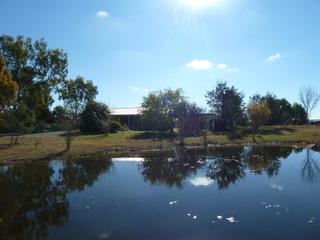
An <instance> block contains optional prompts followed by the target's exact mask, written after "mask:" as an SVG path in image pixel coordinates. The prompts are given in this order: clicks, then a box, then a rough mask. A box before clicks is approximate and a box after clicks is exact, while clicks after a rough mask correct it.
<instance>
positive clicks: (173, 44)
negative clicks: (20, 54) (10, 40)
mask: <svg viewBox="0 0 320 240" xmlns="http://www.w3.org/2000/svg"><path fill="white" fill-rule="evenodd" d="M0 2H1V14H0V22H1V23H2V24H1V28H0V34H9V35H12V36H16V35H23V36H29V37H32V38H33V39H39V38H45V39H46V40H47V41H48V44H49V47H51V48H62V49H64V50H65V51H66V52H67V53H68V57H69V77H70V78H74V77H75V76H77V75H81V76H84V77H85V78H86V79H89V80H92V81H93V82H94V83H95V84H96V85H97V86H98V88H99V96H98V100H99V101H103V102H105V103H107V104H110V105H111V106H113V107H115V106H116V107H127V106H138V105H139V104H140V102H141V99H142V97H143V96H144V95H146V94H147V92H148V91H152V90H158V89H163V88H169V87H170V88H182V89H183V90H184V92H185V95H186V96H188V97H189V99H190V100H191V101H194V102H196V103H198V104H199V105H200V106H202V107H206V101H205V98H204V95H205V93H206V91H207V90H210V89H212V88H213V87H214V86H215V83H216V80H217V79H223V80H227V81H228V82H229V83H230V84H232V85H234V86H236V87H237V88H238V89H239V90H241V91H243V92H244V93H245V95H246V97H247V98H248V97H249V96H251V95H253V94H254V93H262V94H264V93H266V92H267V91H270V92H272V93H275V94H276V95H277V96H279V97H285V98H287V99H288V100H289V101H291V102H295V101H298V92H299V89H300V87H302V86H303V85H307V84H310V85H313V86H316V87H319V88H320V85H319V82H320V74H319V69H320V58H319V56H320V46H319V43H320V27H319V26H320V14H319V12H320V1H318V0H294V1H292V0H291V1H289V0H282V1H279V0H256V1H252V0H251V1H250V0H126V1H125V0H90V1H89V0H54V1H53V0H51V1H49V0H23V1H22V0H0ZM313 117H317V118H320V110H319V108H318V109H317V110H316V112H315V114H314V116H313Z"/></svg>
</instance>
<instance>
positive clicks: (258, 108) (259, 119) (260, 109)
mask: <svg viewBox="0 0 320 240" xmlns="http://www.w3.org/2000/svg"><path fill="white" fill-rule="evenodd" d="M247 111H248V116H249V120H250V123H251V125H252V128H253V129H254V130H257V129H258V128H259V127H260V126H261V125H263V124H265V123H266V122H267V121H268V120H269V118H270V117H271V111H270V109H269V107H268V104H267V103H266V102H264V103H255V102H251V103H250V104H249V106H248V109H247Z"/></svg>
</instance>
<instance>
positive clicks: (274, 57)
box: [267, 53, 283, 63]
mask: <svg viewBox="0 0 320 240" xmlns="http://www.w3.org/2000/svg"><path fill="white" fill-rule="evenodd" d="M282 57H283V56H282V54H281V53H275V54H273V55H271V56H270V57H267V62H269V63H271V62H275V61H277V60H279V59H280V58H282Z"/></svg>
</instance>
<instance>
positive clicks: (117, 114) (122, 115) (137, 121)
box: [111, 107, 143, 130]
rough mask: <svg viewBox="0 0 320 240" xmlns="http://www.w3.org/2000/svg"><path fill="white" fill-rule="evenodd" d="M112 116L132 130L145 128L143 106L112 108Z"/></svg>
mask: <svg viewBox="0 0 320 240" xmlns="http://www.w3.org/2000/svg"><path fill="white" fill-rule="evenodd" d="M111 116H112V119H113V120H116V121H119V122H120V123H121V124H123V125H126V126H128V128H129V129H131V130H142V129H143V120H142V108H141V107H129V108H111Z"/></svg>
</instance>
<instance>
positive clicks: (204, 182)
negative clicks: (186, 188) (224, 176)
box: [190, 177, 213, 187]
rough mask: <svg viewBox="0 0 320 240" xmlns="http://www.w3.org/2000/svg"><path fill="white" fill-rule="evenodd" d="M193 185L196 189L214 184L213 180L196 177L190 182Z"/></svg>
mask: <svg viewBox="0 0 320 240" xmlns="http://www.w3.org/2000/svg"><path fill="white" fill-rule="evenodd" d="M190 182H191V184H192V185H193V186H196V187H207V186H209V185H211V184H213V180H212V179H210V178H208V177H196V178H193V179H191V180H190Z"/></svg>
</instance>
